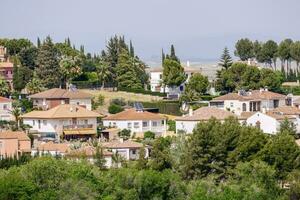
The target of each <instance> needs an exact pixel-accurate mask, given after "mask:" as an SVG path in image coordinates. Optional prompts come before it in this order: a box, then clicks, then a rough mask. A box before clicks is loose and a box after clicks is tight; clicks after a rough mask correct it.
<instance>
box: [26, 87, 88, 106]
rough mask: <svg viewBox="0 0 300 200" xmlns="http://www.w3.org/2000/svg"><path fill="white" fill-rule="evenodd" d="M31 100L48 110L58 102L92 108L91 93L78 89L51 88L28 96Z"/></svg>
mask: <svg viewBox="0 0 300 200" xmlns="http://www.w3.org/2000/svg"><path fill="white" fill-rule="evenodd" d="M28 98H29V99H31V100H32V101H33V106H35V107H38V108H42V109H44V110H48V109H51V108H54V107H55V106H57V105H60V104H71V105H78V106H81V107H84V108H86V109H88V110H92V98H93V95H91V94H88V93H85V92H82V91H80V90H74V91H73V90H65V89H60V88H53V89H50V90H46V91H43V92H40V93H37V94H33V95H30V96H29V97H28Z"/></svg>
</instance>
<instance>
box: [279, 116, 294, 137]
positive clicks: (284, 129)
mask: <svg viewBox="0 0 300 200" xmlns="http://www.w3.org/2000/svg"><path fill="white" fill-rule="evenodd" d="M279 132H280V133H287V134H289V135H291V136H293V137H295V138H296V134H297V129H296V125H295V124H294V123H293V122H291V121H289V120H288V118H285V119H284V120H283V121H282V122H281V123H280V129H279Z"/></svg>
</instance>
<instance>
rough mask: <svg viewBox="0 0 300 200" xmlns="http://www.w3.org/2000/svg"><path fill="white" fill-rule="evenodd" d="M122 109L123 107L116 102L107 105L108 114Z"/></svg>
mask: <svg viewBox="0 0 300 200" xmlns="http://www.w3.org/2000/svg"><path fill="white" fill-rule="evenodd" d="M123 110H124V108H122V106H119V105H116V104H110V106H109V107H108V112H109V113H110V114H117V113H119V112H122V111H123Z"/></svg>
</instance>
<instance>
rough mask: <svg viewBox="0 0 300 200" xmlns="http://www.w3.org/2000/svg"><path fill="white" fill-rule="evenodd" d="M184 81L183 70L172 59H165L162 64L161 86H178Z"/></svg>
mask: <svg viewBox="0 0 300 200" xmlns="http://www.w3.org/2000/svg"><path fill="white" fill-rule="evenodd" d="M185 80H186V76H185V73H184V68H183V67H182V66H181V65H180V63H178V62H177V61H175V60H173V59H167V58H166V59H165V60H164V64H163V84H164V85H167V86H170V87H174V86H180V85H181V84H182V83H183V82H184V81H185Z"/></svg>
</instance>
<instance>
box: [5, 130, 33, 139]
mask: <svg viewBox="0 0 300 200" xmlns="http://www.w3.org/2000/svg"><path fill="white" fill-rule="evenodd" d="M0 139H18V140H21V141H24V140H27V141H28V140H30V138H29V137H28V136H27V134H26V133H24V132H21V131H5V132H0Z"/></svg>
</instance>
